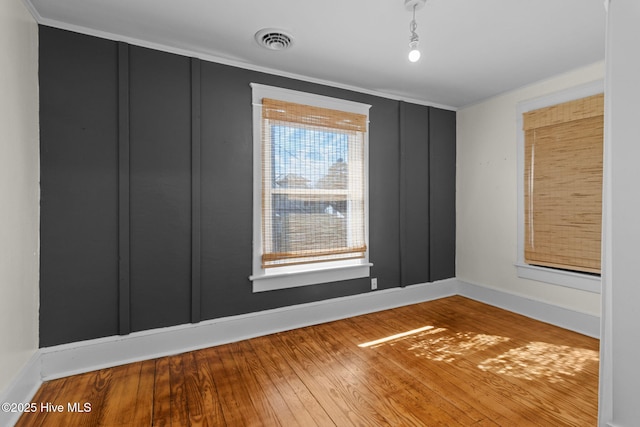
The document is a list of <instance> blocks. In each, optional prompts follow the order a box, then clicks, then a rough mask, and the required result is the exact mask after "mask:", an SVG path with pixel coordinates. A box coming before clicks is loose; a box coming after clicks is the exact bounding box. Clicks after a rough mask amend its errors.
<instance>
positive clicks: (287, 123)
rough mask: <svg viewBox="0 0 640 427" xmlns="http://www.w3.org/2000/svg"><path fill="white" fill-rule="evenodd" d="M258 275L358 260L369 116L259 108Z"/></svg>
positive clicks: (362, 246)
mask: <svg viewBox="0 0 640 427" xmlns="http://www.w3.org/2000/svg"><path fill="white" fill-rule="evenodd" d="M262 120H263V125H262V189H263V194H262V225H263V227H262V228H263V239H262V240H263V248H262V254H263V255H262V267H263V268H271V267H281V266H287V265H296V264H306V263H316V262H327V261H336V260H344V259H352V258H362V257H364V256H365V252H366V250H367V247H366V243H365V189H366V186H365V151H364V150H365V147H364V141H365V138H364V135H365V132H366V129H367V116H366V115H362V114H355V113H351V112H344V111H338V110H332V109H326V108H320V107H315V106H309V105H302V104H295V103H291V102H285V101H279V100H274V99H269V98H264V99H263V100H262Z"/></svg>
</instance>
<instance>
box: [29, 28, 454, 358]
mask: <svg viewBox="0 0 640 427" xmlns="http://www.w3.org/2000/svg"><path fill="white" fill-rule="evenodd" d="M251 82H255V83H261V84H267V85H273V86H280V87H285V88H289V89H294V90H301V91H305V92H310V93H316V94H320V95H326V96H332V97H337V98H342V99H348V100H352V101H357V102H363V103H367V104H371V105H372V107H371V110H370V127H369V129H370V136H369V143H370V144H369V169H370V170H369V199H370V200H369V210H370V218H369V220H370V236H369V240H370V242H369V243H370V260H371V262H372V263H373V264H374V266H373V268H372V273H371V274H372V277H377V278H378V286H379V288H380V289H385V288H392V287H398V286H406V285H411V284H415V283H422V282H427V281H433V280H436V279H442V278H447V277H453V275H454V274H455V113H454V112H451V111H445V110H439V109H435V108H431V107H425V106H419V105H415V104H409V103H403V102H399V101H395V100H390V99H386V98H382V97H377V96H373V95H367V94H362V93H357V92H352V91H348V90H344V89H338V88H334V87H329V86H323V85H318V84H313V83H308V82H303V81H300V80H294V79H289V78H284V77H280V76H275V75H270V74H265V73H259V72H255V71H250V70H245V69H240V68H235V67H231V66H226V65H221V64H216V63H211V62H206V61H200V60H197V59H193V58H187V57H183V56H179V55H174V54H170V53H165V52H159V51H154V50H150V49H145V48H140V47H136V46H130V45H127V44H124V43H117V42H112V41H107V40H103V39H99V38H95V37H90V36H84V35H79V34H75V33H71V32H67V31H63V30H58V29H53V28H49V27H45V26H41V27H40V97H41V105H42V107H41V168H42V171H41V180H42V209H41V218H42V220H41V278H40V286H41V307H40V331H41V333H40V345H41V346H43V347H46V346H51V345H56V344H62V343H68V342H73V341H79V340H85V339H91V338H98V337H103V336H109V335H117V334H126V333H129V332H132V331H141V330H146V329H151V328H157V327H163V326H170V325H178V324H184V323H189V322H198V321H200V320H206V319H213V318H218V317H222V316H229V315H235V314H242V313H248V312H254V311H260V310H265V309H270V308H277V307H282V306H287V305H293V304H301V303H305V302H311V301H318V300H324V299H329V298H336V297H341V296H346V295H354V294H359V293H365V292H371V290H370V280H369V278H362V279H356V280H348V281H342V282H335V283H325V284H319V285H313V286H304V287H300V288H294V289H284V290H278V291H270V292H262V293H256V294H254V293H253V292H252V287H251V282H250V281H249V279H248V278H249V276H250V275H251V255H252V247H251V245H252V231H251V226H252V188H253V187H252V172H253V167H252V155H253V154H252V153H253V151H252V150H253V142H252V106H251V88H250V86H249V83H251Z"/></svg>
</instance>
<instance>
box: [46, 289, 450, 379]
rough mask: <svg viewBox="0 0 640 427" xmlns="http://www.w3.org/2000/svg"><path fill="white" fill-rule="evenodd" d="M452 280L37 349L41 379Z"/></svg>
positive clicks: (327, 316)
mask: <svg viewBox="0 0 640 427" xmlns="http://www.w3.org/2000/svg"><path fill="white" fill-rule="evenodd" d="M455 293H456V280H455V279H449V280H443V281H439V282H434V283H428V284H420V285H413V286H408V287H406V288H392V289H386V290H380V291H372V292H369V293H366V294H359V295H354V296H348V297H342V298H335V299H330V300H325V301H318V302H313V303H308V304H300V305H295V306H290V307H283V308H278V309H274V310H266V311H260V312H256V313H250V314H245V315H239V316H231V317H225V318H221V319H214V320H208V321H204V322H200V323H197V324H188V325H180V326H173V327H168V328H161V329H154V330H150V331H143V332H136V333H132V334H130V335H125V336H113V337H107V338H100V339H95V340H90V341H82V342H75V343H71V344H64V345H59V346H55V347H48V348H43V349H41V350H40V351H41V353H42V378H43V380H45V381H46V380H51V379H55V378H61V377H65V376H69V375H74V374H78V373H83V372H89V371H93V370H96V369H102V368H106V367H111V366H116V365H122V364H125V363H131V362H137V361H141V360H148V359H153V358H157V357H163V356H168V355H172V354H179V353H184V352H187V351H192V350H197V349H201V348H206V347H211V346H215V345H220V344H225V343H229V342H234V341H239V340H244V339H248V338H253V337H257V336H261V335H268V334H272V333H276V332H281V331H285V330H290V329H295V328H300V327H304V326H309V325H314V324H319V323H324V322H330V321H333V320H338V319H343V318H346V317H352V316H357V315H360V314H366V313H371V312H375V311H380V310H386V309H390V308H394V307H400V306H403V305H408V304H415V303H417V302H422V301H429V300H434V299H438V298H443V297H446V296H451V295H455Z"/></svg>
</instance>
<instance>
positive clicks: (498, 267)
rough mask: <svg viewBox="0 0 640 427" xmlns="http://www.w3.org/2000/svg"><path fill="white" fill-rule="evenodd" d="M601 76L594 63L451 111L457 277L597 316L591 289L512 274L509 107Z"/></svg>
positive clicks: (512, 117) (512, 119) (512, 114)
mask: <svg viewBox="0 0 640 427" xmlns="http://www.w3.org/2000/svg"><path fill="white" fill-rule="evenodd" d="M603 77H604V63H597V64H593V65H591V66H588V67H585V68H582V69H579V70H575V71H573V72H570V73H566V74H563V75H560V76H556V77H554V78H552V79H549V80H545V81H542V82H539V83H535V84H531V85H529V86H526V87H524V88H521V89H518V90H514V91H512V92H509V93H505V94H503V95H500V96H497V97H495V98H492V99H489V100H487V101H484V102H482V103H480V104H476V105H472V106H469V107H466V108H463V109H461V110H460V111H458V113H457V166H456V169H457V195H456V203H457V224H456V226H457V228H456V234H457V238H456V251H457V255H456V257H457V258H456V263H457V264H456V277H457V278H458V279H460V280H463V281H466V282H470V283H473V284H478V285H482V286H486V287H490V288H495V289H497V290H500V291H503V292H508V293H512V294H516V295H520V296H524V297H527V298H530V299H534V300H537V301H542V302H546V303H550V304H554V305H557V306H560V307H564V308H568V309H571V310H574V311H578V312H581V313H586V314H590V315H595V316H599V315H600V295H599V294H596V293H591V292H586V291H581V290H577V289H572V288H567V287H562V286H557V285H552V284H547V283H543V282H537V281H532V280H526V279H520V278H518V277H517V275H516V268H515V263H516V260H517V231H518V229H517V196H518V191H517V186H516V180H517V173H516V168H517V164H516V160H517V159H516V148H517V145H516V135H517V133H516V132H517V129H516V117H517V116H516V105H517V104H518V103H519V102H521V101H527V100H531V99H535V98H538V97H540V96H544V95H548V94H552V93H554V92H558V91H562V90H564V89H568V88H572V87H574V86H578V85H581V84H585V83H589V82H592V81H595V80H599V79H602V78H603Z"/></svg>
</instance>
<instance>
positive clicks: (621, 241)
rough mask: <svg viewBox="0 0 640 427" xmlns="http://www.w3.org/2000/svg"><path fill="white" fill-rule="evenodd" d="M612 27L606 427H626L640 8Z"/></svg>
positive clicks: (633, 360) (630, 6)
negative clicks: (607, 426)
mask: <svg viewBox="0 0 640 427" xmlns="http://www.w3.org/2000/svg"><path fill="white" fill-rule="evenodd" d="M607 20H608V21H607V59H606V61H607V67H606V79H605V94H606V97H605V98H606V99H605V174H604V178H605V198H604V202H605V210H604V214H605V217H604V232H605V235H604V249H605V256H604V275H603V276H604V292H603V302H604V304H603V328H602V330H603V338H602V341H601V353H600V354H601V359H600V360H601V364H600V425H602V426H605V425H610V426H621V427H622V426H637V425H638V420H640V405H639V404H638V401H639V400H638V395H639V393H638V385H639V384H640V368H639V366H638V360H640V331H639V330H638V326H640V281H639V278H640V258H639V257H638V253H639V249H638V248H639V247H640V220H639V218H640V190H639V189H638V186H639V185H640V167H638V159H640V137H639V136H638V135H639V134H638V125H639V119H640V114H639V111H640V107H638V99H640V84H638V76H640V56H639V55H638V40H639V38H640V31H639V30H638V22H639V21H640V3H639V2H638V1H637V0H616V1H612V2H611V3H610V5H609V13H608V17H607Z"/></svg>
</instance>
